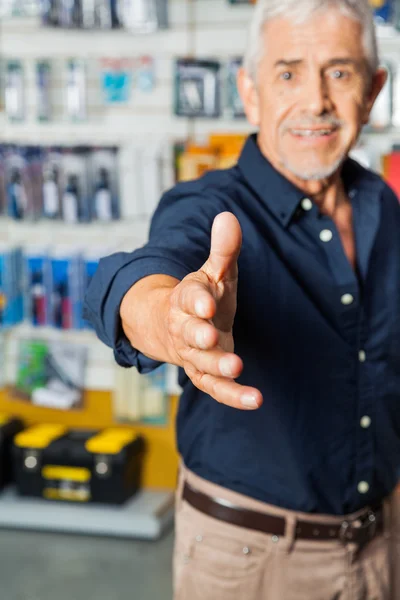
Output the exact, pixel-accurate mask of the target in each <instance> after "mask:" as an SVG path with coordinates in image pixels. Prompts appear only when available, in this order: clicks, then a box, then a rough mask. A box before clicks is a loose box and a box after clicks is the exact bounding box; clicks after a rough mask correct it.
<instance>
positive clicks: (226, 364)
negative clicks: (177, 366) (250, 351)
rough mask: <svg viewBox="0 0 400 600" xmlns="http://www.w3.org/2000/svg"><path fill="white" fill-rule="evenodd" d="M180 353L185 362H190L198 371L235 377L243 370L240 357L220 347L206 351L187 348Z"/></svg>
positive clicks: (216, 375) (215, 375) (218, 375)
mask: <svg viewBox="0 0 400 600" xmlns="http://www.w3.org/2000/svg"><path fill="white" fill-rule="evenodd" d="M180 354H181V356H182V358H183V360H184V361H185V363H186V362H188V363H190V364H191V365H192V366H193V367H194V368H195V369H196V371H198V372H199V373H208V374H209V375H213V376H214V377H228V378H230V379H231V378H232V379H236V378H237V377H239V375H240V374H241V372H242V371H243V362H242V359H241V358H239V356H237V355H236V354H233V353H231V352H225V351H224V350H222V349H220V348H216V349H215V350H207V351H203V350H197V349H196V348H189V349H188V350H187V351H186V352H185V351H183V352H181V353H180Z"/></svg>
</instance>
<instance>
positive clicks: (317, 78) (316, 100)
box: [304, 73, 332, 116]
mask: <svg viewBox="0 0 400 600" xmlns="http://www.w3.org/2000/svg"><path fill="white" fill-rule="evenodd" d="M304 107H305V108H307V111H308V112H309V113H311V114H313V115H317V116H319V115H321V114H323V113H325V112H329V111H330V110H331V109H332V101H331V99H330V96H329V89H328V86H327V82H326V81H325V79H324V77H323V76H321V74H319V73H318V74H317V73H313V74H309V77H308V78H307V84H306V85H305V89H304Z"/></svg>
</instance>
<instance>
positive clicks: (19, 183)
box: [4, 145, 34, 221]
mask: <svg viewBox="0 0 400 600" xmlns="http://www.w3.org/2000/svg"><path fill="white" fill-rule="evenodd" d="M24 154H25V153H24V151H23V148H19V147H18V146H11V145H10V146H7V147H4V168H5V181H6V200H7V201H6V204H7V215H8V216H9V217H11V218H12V219H16V220H18V221H19V220H23V219H29V218H30V217H31V216H32V215H33V212H34V211H33V195H32V187H31V182H30V172H29V165H28V161H27V159H26V156H25V155H24Z"/></svg>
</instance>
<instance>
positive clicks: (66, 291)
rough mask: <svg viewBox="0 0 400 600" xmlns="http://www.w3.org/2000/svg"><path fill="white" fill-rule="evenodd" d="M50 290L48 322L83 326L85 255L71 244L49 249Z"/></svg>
mask: <svg viewBox="0 0 400 600" xmlns="http://www.w3.org/2000/svg"><path fill="white" fill-rule="evenodd" d="M50 265H51V293H50V306H49V313H50V315H49V323H50V325H52V326H53V327H56V328H57V329H81V327H82V304H83V295H82V287H83V281H82V276H83V273H82V268H83V265H82V259H81V257H80V254H79V252H78V250H77V249H75V248H73V247H71V246H68V247H66V246H61V245H59V246H53V247H52V248H51V250H50Z"/></svg>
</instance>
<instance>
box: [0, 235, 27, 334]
mask: <svg viewBox="0 0 400 600" xmlns="http://www.w3.org/2000/svg"><path fill="white" fill-rule="evenodd" d="M22 260H23V259H22V250H21V248H18V247H16V248H13V247H11V246H9V245H8V244H1V245H0V329H4V328H8V327H12V326H14V325H17V324H18V323H20V322H21V321H22V320H23V266H22Z"/></svg>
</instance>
